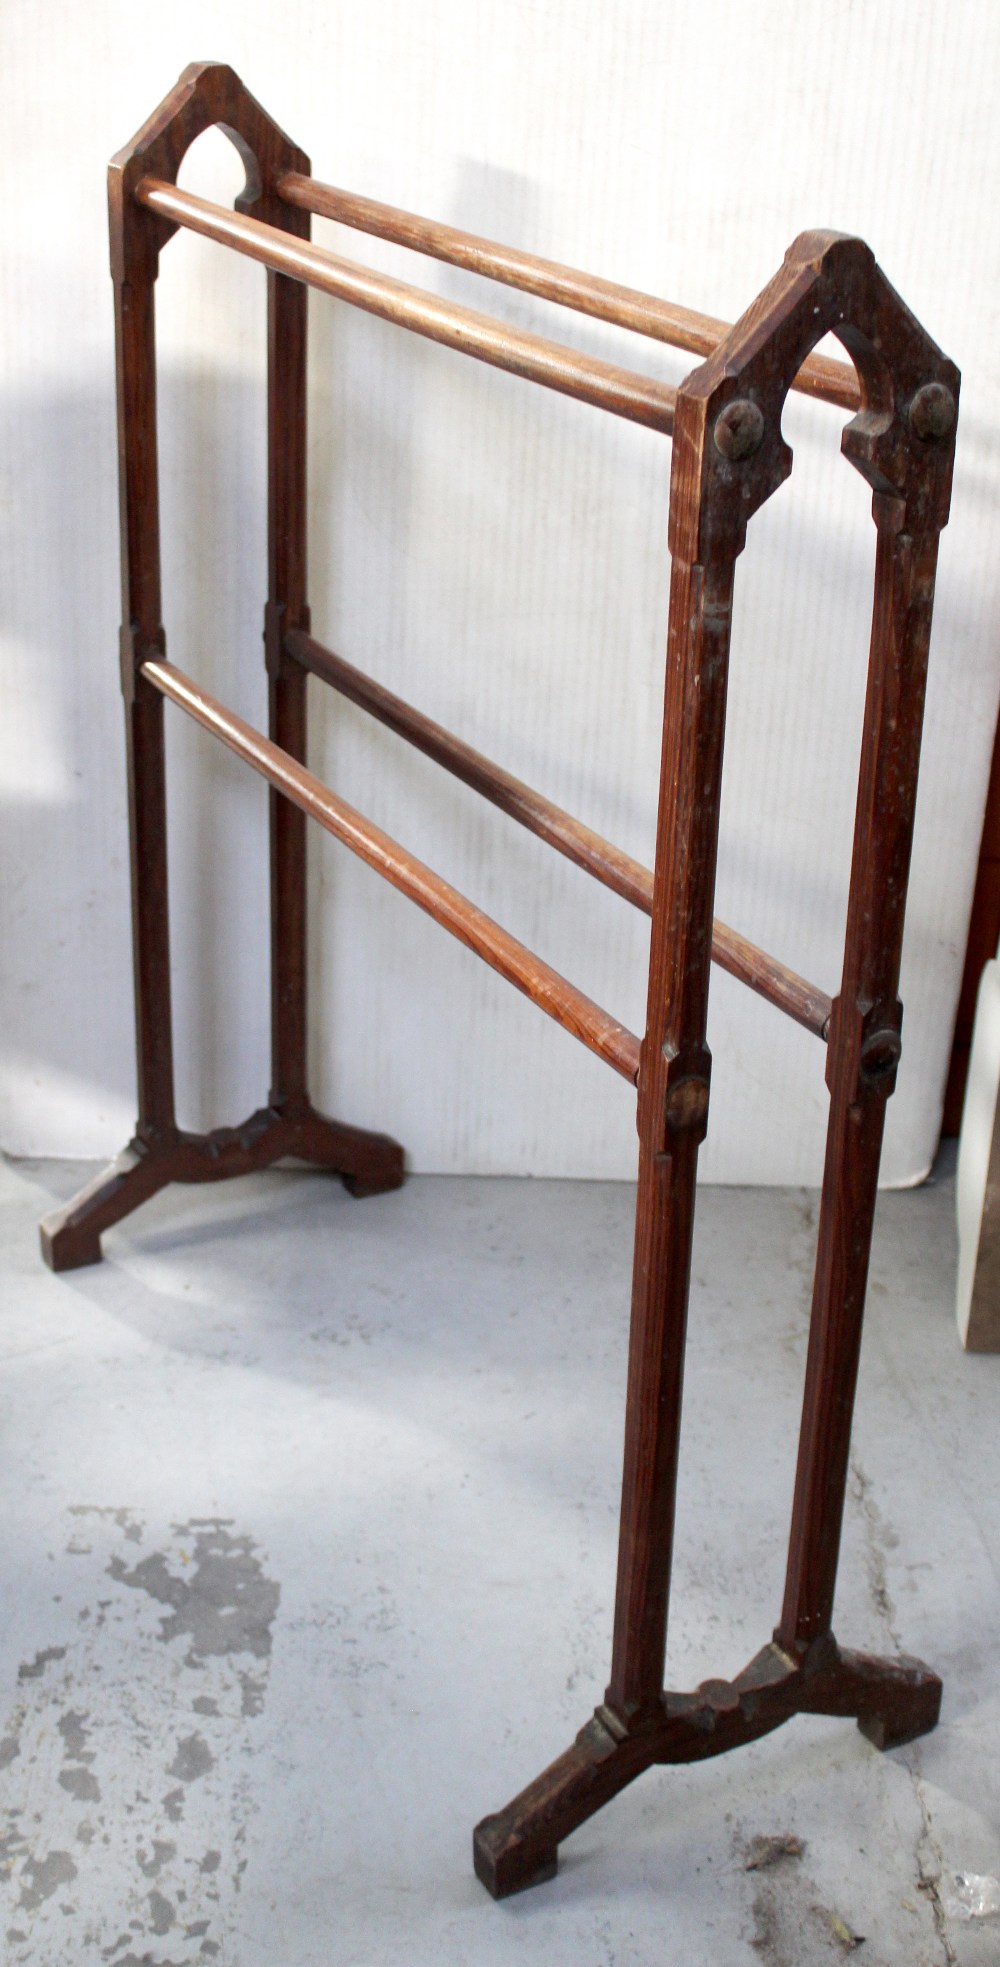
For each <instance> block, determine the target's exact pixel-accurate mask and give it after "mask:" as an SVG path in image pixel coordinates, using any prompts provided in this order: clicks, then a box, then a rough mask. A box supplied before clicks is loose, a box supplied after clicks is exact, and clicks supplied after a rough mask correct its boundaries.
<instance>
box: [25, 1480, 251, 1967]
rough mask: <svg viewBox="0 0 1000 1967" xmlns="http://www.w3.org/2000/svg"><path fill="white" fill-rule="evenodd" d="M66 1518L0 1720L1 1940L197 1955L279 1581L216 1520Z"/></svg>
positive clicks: (223, 1913) (230, 1836)
mask: <svg viewBox="0 0 1000 1967" xmlns="http://www.w3.org/2000/svg"><path fill="white" fill-rule="evenodd" d="M69 1518H70V1520H69V1521H68V1522H67V1529H66V1541H65V1544H64V1551H65V1560H64V1578H65V1579H68V1581H69V1584H70V1586H71V1587H73V1586H74V1584H75V1589H72V1588H71V1589H68V1590H67V1589H64V1590H63V1591H61V1592H59V1593H57V1594H54V1601H53V1606H52V1620H53V1626H52V1643H50V1644H47V1645H43V1646H41V1647H39V1648H38V1649H37V1650H36V1651H35V1652H34V1653H33V1654H32V1656H31V1657H30V1658H29V1659H27V1660H25V1661H24V1662H23V1663H22V1664H21V1666H20V1669H19V1671H18V1676H17V1683H16V1686H14V1687H12V1688H10V1689H9V1690H8V1697H7V1698H8V1703H9V1708H8V1713H7V1715H6V1717H5V1718H4V1720H3V1725H2V1727H0V1931H2V1932H3V1933H4V1934H5V1945H4V1947H3V1949H2V1953H3V1958H4V1960H5V1962H6V1963H9V1967H65V1963H66V1962H67V1961H68V1960H71V1959H72V1960H76V1959H84V1958H95V1959H100V1960H103V1961H107V1962H108V1963H110V1967H140V1963H141V1967H192V1963H194V1962H197V1963H199V1967H205V1964H206V1963H207V1962H209V1961H211V1960H213V1959H214V1958H215V1957H217V1956H219V1955H220V1954H221V1953H222V1950H223V1946H224V1942H225V1936H226V1933H227V1932H229V1931H231V1928H232V1919H233V1912H234V1901H235V1898H236V1895H237V1894H238V1892H239V1889H240V1881H241V1878H242V1874H243V1870H244V1868H245V1863H246V1860H245V1857H244V1854H243V1845H244V1841H245V1836H246V1824H247V1818H248V1815H249V1807H250V1806H249V1803H248V1800H247V1790H246V1781H245V1758H246V1756H247V1754H248V1753H252V1751H253V1747H254V1739H253V1737H254V1724H255V1721H256V1719H257V1717H258V1716H259V1715H260V1714H261V1713H262V1711H263V1709H264V1705H265V1702H266V1699H267V1689H268V1678H269V1670H270V1654H271V1639H272V1631H273V1626H274V1620H275V1617H276V1614H277V1610H278V1603H279V1598H280V1587H279V1586H278V1584H277V1583H276V1582H275V1581H274V1579H272V1578H271V1577H269V1576H268V1574H267V1570H266V1566H265V1563H264V1561H263V1559H262V1556H261V1554H260V1552H259V1550H258V1548H257V1546H256V1544H255V1542H254V1539H253V1538H252V1536H250V1535H248V1534H247V1533H245V1532H243V1531H241V1530H240V1529H239V1528H238V1527H237V1526H236V1525H234V1524H233V1523H232V1522H230V1521H228V1520H224V1519H221V1518H215V1517H205V1518H197V1519H192V1520H191V1521H188V1522H186V1523H181V1524H173V1525H171V1526H169V1528H166V1527H164V1528H163V1529H162V1530H156V1529H154V1528H153V1526H145V1525H143V1524H141V1523H139V1522H138V1521H137V1520H136V1518H135V1517H134V1516H133V1515H132V1514H131V1513H130V1512H129V1511H128V1510H125V1509H118V1508H114V1509H97V1508H89V1507H88V1506H86V1505H80V1506H78V1507H77V1508H75V1509H74V1510H73V1511H72V1512H70V1513H69ZM74 1573H76V1576H75V1578H74ZM61 1581H63V1580H62V1579H61Z"/></svg>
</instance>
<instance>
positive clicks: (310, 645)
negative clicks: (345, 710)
mask: <svg viewBox="0 0 1000 1967" xmlns="http://www.w3.org/2000/svg"><path fill="white" fill-rule="evenodd" d="M285 647H286V649H287V651H288V653H289V655H290V656H292V657H294V659H295V661H296V662H298V663H301V664H302V665H303V667H304V668H305V669H308V670H309V671H310V672H311V674H312V675H313V676H318V677H320V678H321V679H322V681H323V682H324V683H329V684H330V686H331V688H333V689H334V690H338V691H339V692H340V694H341V695H342V696H345V697H347V698H348V699H349V700H350V702H351V703H354V704H357V705H358V706H359V708H360V709H362V710H366V711H368V712H369V713H370V715H371V716H372V717H375V718H377V719H378V721H379V723H380V724H384V725H385V726H386V728H387V729H388V730H390V731H394V732H395V733H396V735H397V736H398V737H401V738H405V739H406V741H407V742H408V743H409V744H412V745H415V746H416V748H417V750H418V751H422V752H423V753H424V755H425V756H426V757H427V758H433V760H434V762H435V764H437V765H443V766H444V768H445V770H446V771H448V772H452V773H453V774H454V776H455V777H456V778H458V779H461V780H462V783H463V785H467V786H471V787H472V789H473V791H475V792H479V793H482V795H483V797H484V798H485V799H489V800H491V801H492V803H493V805H494V806H499V808H500V810H501V812H503V813H506V814H507V815H508V817H509V818H510V819H513V820H516V821H517V822H518V825H519V826H524V827H527V829H528V831H529V832H530V833H534V834H536V835H537V836H538V838H539V839H540V840H545V841H547V842H548V845H549V846H550V847H555V849H556V851H557V852H558V853H560V854H564V855H565V856H566V859H567V860H570V861H573V862H574V863H575V865H576V866H577V867H582V868H585V869H586V872H587V873H588V874H592V875H593V876H594V878H595V880H597V881H600V882H601V883H602V884H603V885H604V887H606V888H610V889H611V890H612V892H613V893H614V894H616V895H621V896H622V898H623V900H625V901H628V902H631V903H632V905H633V907H635V908H639V909H642V911H643V913H644V914H645V915H651V914H652V912H653V874H652V869H651V868H648V867H644V866H643V864H642V862H641V861H637V860H635V859H634V858H633V856H632V855H631V854H626V853H625V852H624V851H623V850H622V848H620V847H616V846H614V845H613V844H612V842H611V841H610V840H605V839H604V837H603V835H602V834H600V833H595V832H594V830H593V828H592V827H589V826H585V825H584V824H583V821H582V820H576V819H574V818H573V817H572V815H571V814H570V813H566V812H564V811H563V810H562V808H561V807H560V806H556V805H555V804H554V803H553V801H552V800H550V799H546V798H544V797H543V795H542V794H541V793H540V792H536V791H535V790H534V787H532V786H530V785H526V784H525V782H524V780H523V779H518V778H515V777H514V775H513V773H512V772H506V771H504V769H503V767H502V766H501V765H495V764H494V763H493V761H492V760H491V759H489V758H486V757H484V756H483V753H482V752H480V751H475V750H474V749H473V747H472V746H471V745H468V744H466V743H465V742H464V741H463V739H461V738H459V737H456V736H455V734H454V732H452V731H448V730H446V729H445V728H444V726H443V725H442V724H437V723H435V722H434V719H433V718H431V717H426V716H425V715H424V714H423V712H422V711H419V710H414V708H413V706H412V705H411V704H408V703H405V702H404V701H403V698H402V697H398V696H396V695H395V694H394V693H393V691H391V690H387V689H386V688H385V686H384V684H381V683H377V682H375V680H374V678H373V677H371V676H366V675H365V674H364V672H363V671H362V670H360V669H357V668H355V667H354V665H353V664H352V663H349V662H345V660H344V658H343V656H338V655H335V654H334V652H333V650H332V649H327V648H324V646H323V644H322V643H321V642H317V641H316V639H315V637H314V636H312V635H307V634H305V633H304V632H302V631H301V630H292V631H291V632H290V633H289V634H288V635H287V636H286V638H285ZM712 960H713V962H715V963H718V964H719V966H720V968H721V969H723V970H728V971H729V974H730V975H731V976H734V977H738V978H739V980H740V982H741V983H745V984H747V985H748V987H749V988H750V989H751V990H755V991H757V992H758V994H759V995H760V996H761V997H764V998H766V999H767V1001H768V1003H770V1004H775V1005H776V1006H777V1007H778V1009H779V1010H782V1011H784V1012H786V1013H787V1015H788V1016H789V1017H790V1018H794V1019H795V1022H796V1023H797V1024H801V1025H804V1026H805V1029H806V1030H807V1031H811V1032H814V1033H815V1035H816V1037H817V1038H825V1037H826V1034H827V1027H828V1025H829V1022H830V1011H831V1007H832V1000H831V999H830V998H829V997H827V995H826V993H825V992H824V991H822V990H818V989H817V988H816V986H815V984H811V983H807V982H806V979H805V978H804V977H800V976H798V975H797V974H796V972H795V971H794V970H790V969H789V968H788V965H787V964H785V963H780V962H779V961H778V960H777V958H776V957H774V956H768V955H767V953H766V951H764V950H762V949H758V948H757V945H756V944H755V943H752V942H751V941H750V940H749V938H748V937H746V936H741V935H740V934H739V932H738V930H736V929H730V928H728V927H727V925H726V923H724V922H720V921H719V919H718V917H716V918H715V921H714V922H713V925H712Z"/></svg>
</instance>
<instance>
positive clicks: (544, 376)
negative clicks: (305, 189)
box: [135, 178, 677, 436]
mask: <svg viewBox="0 0 1000 1967" xmlns="http://www.w3.org/2000/svg"><path fill="white" fill-rule="evenodd" d="M135 195H136V197H137V199H138V200H139V202H140V203H141V204H143V205H147V206H148V207H149V209H150V211H153V212H157V213H159V215H160V217H161V218H165V219H169V220H171V221H172V223H173V224H175V225H183V226H186V227H187V228H188V230H189V231H191V232H198V233H200V234H201V235H202V237H203V238H205V239H214V240H215V241H216V243H217V244H218V245H221V246H231V247H232V248H233V250H234V251H235V252H238V253H244V254H245V255H246V256H247V258H249V259H252V260H258V261H259V262H260V264H261V265H262V266H268V267H270V268H271V269H272V271H273V272H276V273H287V274H288V275H289V276H290V278H291V279H293V280H302V281H304V282H305V284H306V286H309V287H315V288H317V289H318V291H319V292H321V293H325V294H332V295H333V297H334V299H335V300H343V301H349V302H350V303H351V305H352V306H353V307H360V308H363V309H364V310H365V312H366V313H368V314H377V315H378V316H379V317H380V318H381V319H382V320H383V321H392V322H394V323H395V325H396V326H397V327H400V328H409V329H411V330H412V331H413V333H414V334H418V335H424V336H426V337H427V339H428V340H430V341H436V342H442V343H443V344H444V346H445V347H446V348H455V349H458V350H459V352H460V353H461V354H463V355H472V356H475V358H476V360H477V361H479V362H488V363H490V364H491V365H492V367H493V368H495V369H507V370H509V371H510V372H511V374H513V375H516V376H524V377H525V378H526V379H527V380H528V381H529V382H538V383H542V384H544V386H545V387H546V388H547V389H555V390H558V391H559V392H560V394H561V395H563V396H574V397H576V398H578V400H579V401H580V402H583V403H592V404H594V405H595V406H596V407H597V408H598V409H601V410H609V411H610V412H611V414H612V415H613V416H616V417H624V418H626V420H627V421H628V422H630V423H639V424H645V425H646V426H647V427H648V428H649V429H651V430H658V431H661V432H663V433H665V434H666V435H667V436H669V434H670V432H671V431H672V430H673V427H674V406H675V403H676V400H677V391H676V390H675V389H671V388H670V387H669V385H668V384H667V383H661V382H655V381H654V380H653V379H652V378H651V377H649V376H638V375H634V374H633V373H632V371H631V370H630V369H621V368H618V367H617V366H616V365H615V364H614V363H611V362H598V361H596V360H595V359H594V358H593V357H592V356H589V355H580V354H578V353H577V352H576V350H575V349H572V348H564V347H562V345H561V344H560V343H558V342H550V341H546V340H545V338H544V336H542V335H532V334H528V333H527V332H526V331H525V330H523V329H519V328H511V327H509V326H508V325H507V324H506V323H505V322H503V321H496V320H494V319H493V317H492V316H491V315H489V314H477V313H476V312H475V311H474V310H473V309H472V308H469V307H457V306H456V305H455V304H454V303H453V302H451V301H445V300H440V299H439V298H438V297H437V296H436V295H434V294H427V293H424V292H422V291H421V289H420V288H419V287H410V286H408V285H407V284H406V282H405V281H403V280H393V279H390V277H389V276H388V274H384V273H373V272H372V271H371V270H370V269H369V268H368V267H364V266H356V265H355V264H354V262H353V261H352V260H345V259H338V258H337V256H336V255H335V254H334V253H327V252H324V250H323V248H322V247H320V246H313V245H310V243H309V241H308V240H305V239H290V238H289V237H288V235H287V234H286V233H283V232H279V231H278V230H277V228H276V227H275V226H273V225H265V224H264V223H263V222H262V221H261V220H260V219H251V218H247V217H245V216H244V214H243V213H241V212H233V211H230V210H228V209H227V208H226V206H224V205H214V204H212V203H211V202H210V200H208V199H206V198H196V197H195V196H194V195H193V193H191V192H189V191H179V190H178V188H177V186H176V185H174V184H168V183H166V181H165V180H164V179H162V178H143V179H142V180H141V181H140V183H139V184H138V185H137V186H136V194H135Z"/></svg>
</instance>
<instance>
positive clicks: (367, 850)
mask: <svg viewBox="0 0 1000 1967" xmlns="http://www.w3.org/2000/svg"><path fill="white" fill-rule="evenodd" d="M142 674H143V676H144V677H145V678H146V680H147V682H149V683H152V684H153V686H154V687H155V688H156V689H157V690H159V691H161V693H162V694H163V696H165V697H169V699H170V701H171V702H172V703H175V704H179V706H180V708H181V709H182V710H186V711H187V713H188V715H189V717H193V718H194V720H195V722H196V723H198V724H201V725H202V726H203V727H204V729H205V730H206V731H210V732H212V734H213V736H215V737H217V738H221V740H222V742H223V744H226V745H228V746H229V749H230V750H231V751H234V752H235V753H236V755H237V757H238V758H242V759H243V760H244V761H245V763H246V764H248V765H252V766H253V769H254V771H255V772H259V773H260V774H261V776H262V777H263V778H265V779H267V780H268V782H269V783H270V784H271V785H273V786H274V787H275V789H276V791H278V792H281V793H283V794H284V795H285V797H286V798H287V799H290V800H291V801H292V803H293V804H294V805H296V806H298V807H300V808H301V810H302V812H304V813H306V814H308V816H309V817H310V818H311V819H314V820H318V821H319V824H320V826H323V827H325V828H326V830H327V832H328V833H332V834H333V836H334V838H335V839H336V840H340V841H342V842H343V844H344V846H345V847H350V849H351V851H352V853H355V854H357V855H358V856H359V858H360V859H361V860H363V861H367V863H368V866H369V867H373V868H374V869H375V871H376V873H377V874H381V875H383V876H384V878H385V879H386V880H387V881H389V882H391V883H392V886H393V887H394V888H398V889H399V890H400V892H401V893H402V894H404V895H408V896H409V898H410V900H411V901H414V902H416V903H417V905H418V907H420V908H422V909H424V910H425V912H426V913H427V914H428V915H431V916H433V918H434V920H435V922H440V923H441V924H442V926H443V927H444V928H445V929H448V930H450V932H451V934H452V935H453V936H456V937H457V938H458V940H459V942H462V943H464V944H465V946H466V948H467V949H472V950H474V951H475V953H476V955H477V956H481V957H483V959H484V960H485V962H487V963H489V964H490V965H491V967H492V968H493V969H494V970H499V972H500V975H501V976H502V977H506V978H507V981H508V983H512V984H516V985H517V988H518V990H523V992H524V994H525V996H526V997H530V998H531V1000H532V1003H534V1004H537V1005H539V1006H540V1008H541V1009H542V1010H543V1011H546V1012H547V1013H548V1015H549V1017H550V1018H554V1019H555V1021H556V1023H557V1024H561V1025H562V1026H563V1029H564V1030H565V1031H569V1032H572V1034H573V1036H574V1038H579V1039H580V1040H581V1042H582V1043H583V1044H584V1045H588V1046H589V1047H590V1050H591V1051H592V1052H596V1053H597V1056H598V1058H601V1059H604V1061H605V1063H606V1064H607V1065H610V1066H613V1067H614V1069H615V1071H616V1072H620V1073H621V1075H622V1078H623V1079H628V1080H630V1081H632V1082H633V1083H634V1082H635V1080H636V1077H637V1074H638V1071H639V1040H638V1038H636V1036H635V1034H634V1032H631V1031H628V1030H626V1028H625V1026H624V1025H621V1024H619V1023H618V1022H617V1020H616V1019H615V1018H612V1017H611V1016H610V1015H609V1013H608V1012H607V1011H603V1010H602V1009H601V1007H600V1005H599V1004H595V1003H594V1002H593V1000H592V999H591V998H589V997H587V996H585V995H584V992H583V991H582V990H577V988H576V986H575V984H571V983H569V982H568V981H567V979H566V978H565V977H562V976H560V975H559V972H558V971H557V970H553V969H551V968H550V967H549V965H548V964H547V963H544V962H543V961H542V959H541V957H539V956H536V955H535V954H534V951H533V950H530V949H527V948H526V947H525V945H524V943H520V942H518V941H517V939H516V938H515V937H514V936H511V935H509V934H508V933H507V930H506V929H501V927H500V925H499V923H497V922H494V921H493V919H492V917H491V916H489V915H484V914H483V912H482V910H481V909H478V908H477V907H476V906H475V904H474V903H473V902H470V901H467V900H466V898H465V896H464V895H460V894H459V893H458V890H457V889H456V888H452V887H451V886H450V885H449V883H448V882H447V881H442V879H441V877H440V875H438V874H435V873H434V872H433V871H432V870H431V869H430V868H429V867H426V866H425V865H424V863H423V861H419V860H417V859H416V857H415V856H414V855H413V854H410V853H408V852H407V850H406V848H405V847H401V846H400V845H399V843H398V841H395V840H393V839H391V838H390V836H389V834H387V833H383V832H382V830H381V828H380V827H377V826H375V825H374V823H373V822H372V821H371V820H369V819H365V818H364V817H363V815H362V814H361V813H358V812H356V811H355V809H354V807H353V806H348V805H347V803H346V801H345V800H343V799H338V797H337V795H336V794H335V793H333V792H331V791H330V788H329V786H326V785H324V784H323V781H322V779H318V778H316V777H315V775H314V774H313V773H312V772H310V771H308V770H307V769H306V767H305V766H304V765H300V764H299V763H298V762H297V760H296V759H294V758H292V757H290V756H289V754H288V752H287V751H282V750H281V748H280V746H279V745H276V744H272V742H271V740H270V738H265V737H264V736H263V735H262V733H261V732H260V731H255V730H254V728H253V725H252V724H246V723H244V721H243V719H242V717H237V716H236V714H235V712H234V711H232V710H229V709H228V708H227V706H226V705H225V704H221V703H219V702H218V700H217V699H216V698H215V697H211V696H209V695H208V692H207V691H205V690H202V689H201V688H200V686H199V685H198V684H197V683H195V682H194V681H193V680H192V678H191V677H190V676H186V675H185V674H184V671H183V670H181V669H176V668H175V667H174V665H173V663H168V662H146V663H143V665H142Z"/></svg>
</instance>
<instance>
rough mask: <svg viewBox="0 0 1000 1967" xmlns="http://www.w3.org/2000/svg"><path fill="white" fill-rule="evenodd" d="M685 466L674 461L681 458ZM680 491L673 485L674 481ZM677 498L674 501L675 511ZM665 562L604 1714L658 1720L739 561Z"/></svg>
mask: <svg viewBox="0 0 1000 1967" xmlns="http://www.w3.org/2000/svg"><path fill="white" fill-rule="evenodd" d="M677 456H678V452H677V451H676V450H675V458H676V457H677ZM675 479H676V472H675ZM675 496H676V490H675V492H672V495H671V510H672V512H673V511H674V502H675ZM671 546H672V551H673V552H674V562H673V571H672V576H671V592H670V634H669V641H668V649H667V682H666V695H665V706H664V720H663V758H662V768H661V776H660V800H659V817H658V821H657V843H656V865H655V874H654V889H653V926H652V940H651V948H650V968H649V996H648V1006H647V1017H646V1035H645V1039H644V1041H643V1048H642V1063H641V1065H640V1069H639V1108H638V1127H639V1191H638V1200H637V1205H636V1226H635V1253H634V1265H633V1282H632V1317H631V1333H630V1341H629V1368H628V1392H627V1397H626V1415H625V1461H624V1476H623V1486H622V1508H621V1535H620V1542H619V1557H618V1589H617V1600H616V1609H615V1629H614V1649H613V1655H612V1665H611V1680H610V1683H609V1686H608V1691H607V1697H606V1698H607V1706H608V1707H609V1708H610V1709H611V1710H612V1712H613V1713H614V1714H615V1715H617V1716H618V1717H619V1718H620V1719H621V1721H623V1722H625V1723H626V1724H627V1725H628V1726H629V1727H630V1728H633V1729H634V1728H635V1727H636V1726H640V1727H641V1726H642V1723H643V1719H644V1718H648V1719H649V1721H650V1722H652V1721H653V1720H654V1719H659V1718H660V1714H661V1708H660V1696H661V1693H662V1688H663V1664H664V1650H665V1645H666V1625H667V1603H668V1594H669V1585H670V1568H671V1556H672V1546H673V1530H674V1510H675V1502H676V1492H677V1453H678V1445H679V1436H680V1419H681V1395H682V1385H683V1363H684V1341H685V1332H686V1324H687V1301H688V1290H689V1280H690V1268H691V1240H692V1232H693V1225H694V1199H695V1178H696V1172H697V1160H698V1147H699V1145H700V1143H701V1141H702V1140H703V1139H704V1136H705V1131H706V1126H707V1116H708V1094H709V1072H710V1065H711V1060H710V1054H709V1052H708V1048H707V1046H706V1043H705V1025H706V1016H707V1009H708V984H709V974H710V968H711V949H712V912H713V903H714V895H715V868H716V854H717V847H718V831H719V803H720V798H721V789H722V748H723V735H724V728H725V712H726V684H727V675H728V661H729V637H730V624H731V614H732V594H733V566H734V560H733V558H731V557H729V556H726V555H722V556H719V557H718V558H717V559H716V560H715V561H714V562H713V563H711V564H707V565H704V566H702V565H698V564H692V563H691V562H690V561H688V560H685V559H684V558H683V557H682V556H681V552H680V548H679V544H678V542H677V541H676V540H675V539H674V538H673V537H672V540H671Z"/></svg>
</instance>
